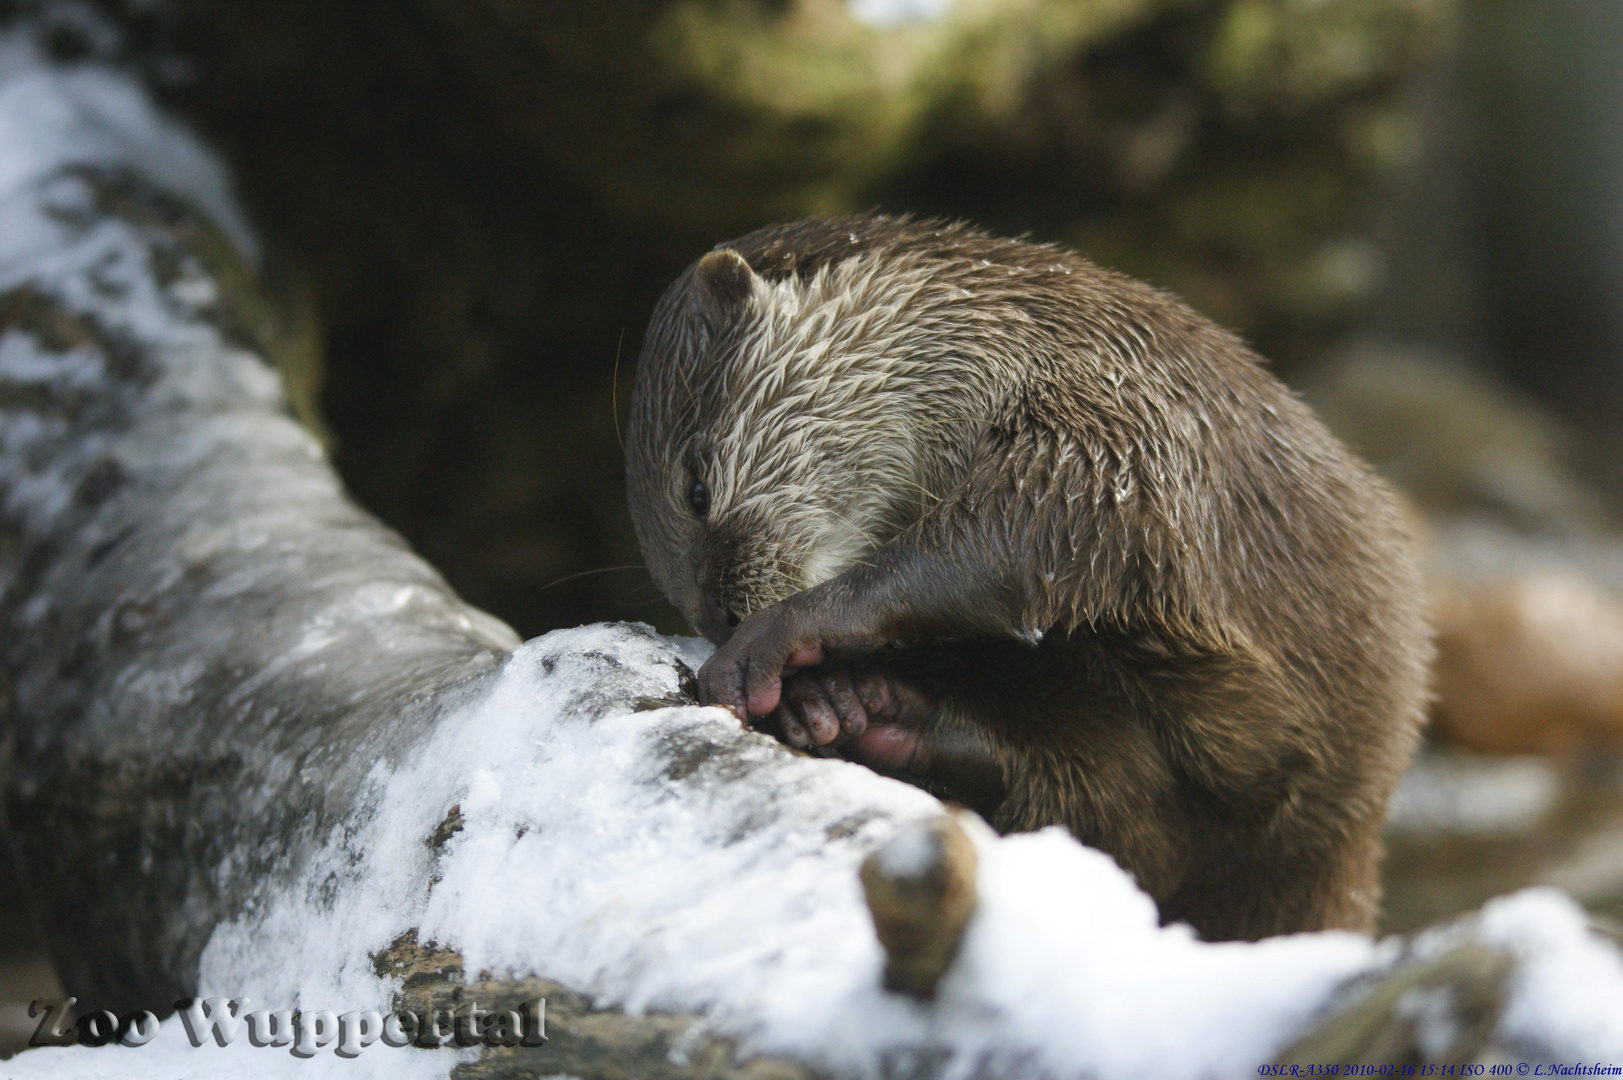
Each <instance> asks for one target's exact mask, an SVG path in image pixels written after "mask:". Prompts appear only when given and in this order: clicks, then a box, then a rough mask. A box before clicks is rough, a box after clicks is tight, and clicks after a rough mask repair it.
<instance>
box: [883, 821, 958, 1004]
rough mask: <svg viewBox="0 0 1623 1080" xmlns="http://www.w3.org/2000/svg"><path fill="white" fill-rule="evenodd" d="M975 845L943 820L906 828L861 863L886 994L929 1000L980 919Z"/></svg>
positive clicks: (956, 824)
mask: <svg viewBox="0 0 1623 1080" xmlns="http://www.w3.org/2000/svg"><path fill="white" fill-rule="evenodd" d="M976 865H977V860H976V855H975V845H974V844H973V843H972V842H971V841H970V839H969V835H968V834H967V833H966V832H964V828H963V826H962V825H959V824H958V822H957V821H956V820H954V819H953V818H951V817H949V816H946V815H942V816H940V817H936V818H932V819H930V820H928V821H925V822H921V823H919V824H917V825H912V826H908V827H906V828H904V829H902V830H901V831H900V832H899V833H897V835H896V836H894V837H893V838H892V839H891V840H890V841H889V842H888V843H886V844H885V845H884V846H882V847H880V848H879V849H877V850H876V851H874V852H873V853H872V854H870V855H869V856H868V857H867V858H866V859H865V860H863V863H862V870H861V877H862V888H863V892H864V893H865V894H866V896H867V899H868V911H869V912H870V913H871V914H872V915H873V923H874V931H875V933H877V934H878V936H879V943H880V944H881V945H883V946H884V948H885V989H887V990H895V991H899V992H901V993H906V994H912V995H914V996H916V997H923V998H929V997H933V996H934V995H935V988H936V984H937V983H938V982H940V980H941V977H942V976H943V975H944V974H946V971H947V968H948V967H950V966H951V965H952V961H953V958H954V957H956V956H957V955H958V946H959V943H960V942H961V941H962V940H963V936H964V929H965V927H966V926H967V925H968V924H969V917H970V916H971V915H973V914H974V913H975V869H976Z"/></svg>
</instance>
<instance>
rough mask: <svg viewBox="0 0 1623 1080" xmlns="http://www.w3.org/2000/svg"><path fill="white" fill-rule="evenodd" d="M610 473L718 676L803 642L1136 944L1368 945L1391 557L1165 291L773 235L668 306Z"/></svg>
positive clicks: (1294, 403) (1304, 446)
mask: <svg viewBox="0 0 1623 1080" xmlns="http://www.w3.org/2000/svg"><path fill="white" fill-rule="evenodd" d="M627 455H628V474H629V482H630V491H631V509H632V514H633V518H634V520H635V523H636V526H637V531H638V536H639V539H640V540H641V543H642V547H643V552H644V555H645V557H646V558H647V560H648V563H649V566H650V569H651V570H652V571H653V574H654V578H655V580H656V582H657V583H658V584H659V585H660V587H661V588H662V589H663V590H664V592H665V593H666V595H667V596H668V597H670V599H671V600H672V601H673V602H674V603H675V604H676V605H677V606H678V607H679V608H681V609H682V611H683V612H684V613H685V614H686V615H687V617H688V618H689V619H690V620H691V621H692V622H693V624H694V625H695V626H696V627H698V628H699V629H700V630H701V631H703V632H705V633H706V634H708V635H710V636H711V637H713V638H715V639H716V640H718V641H721V640H727V639H728V637H729V635H730V634H732V632H733V631H732V627H733V626H734V625H737V624H739V623H740V621H741V620H742V625H741V626H740V627H739V631H738V633H739V638H738V639H737V640H736V641H734V642H732V643H731V644H729V645H727V646H724V648H723V649H722V650H721V652H718V659H717V660H714V661H712V665H719V666H725V665H728V664H743V663H744V661H745V660H747V659H748V658H747V657H743V658H741V651H742V650H745V649H746V648H757V647H759V648H763V649H764V648H766V646H765V645H755V644H751V645H747V646H746V645H744V644H740V643H739V642H743V641H745V640H746V639H747V640H748V641H749V642H757V643H759V642H770V641H776V640H779V639H783V640H787V638H784V634H787V633H788V632H789V631H788V630H787V629H785V630H783V632H782V633H778V631H777V630H774V629H772V628H773V627H778V628H780V629H782V628H784V627H789V628H792V629H794V631H795V632H796V633H802V634H805V633H810V632H811V631H808V630H806V628H807V627H815V628H818V629H817V633H819V634H821V635H822V636H821V637H819V638H817V640H818V641H820V642H827V643H828V644H829V645H830V648H829V651H828V659H827V661H826V662H825V664H824V665H823V667H822V668H821V669H814V670H813V671H812V672H807V673H805V674H804V675H803V676H797V678H806V677H815V676H816V674H817V672H818V671H824V672H827V671H830V670H834V669H836V668H838V669H840V670H844V671H848V672H849V673H850V675H851V676H852V677H853V678H862V677H869V676H871V677H876V678H882V679H885V680H890V681H891V684H893V685H895V686H897V687H899V688H901V687H905V688H907V691H906V692H907V695H909V697H908V699H909V700H915V701H921V702H926V703H927V704H926V705H921V706H918V707H917V708H916V709H914V710H912V712H910V714H909V715H908V716H907V717H906V718H905V724H906V725H907V731H906V734H907V737H908V738H909V739H912V740H914V742H913V743H909V744H908V745H910V746H912V745H915V744H916V747H915V749H914V750H913V751H912V757H911V758H909V759H908V764H907V766H906V767H905V768H890V769H889V771H892V772H899V773H900V774H902V775H904V776H905V777H906V778H908V779H910V780H913V781H914V782H916V783H920V784H922V785H924V786H926V787H930V788H932V789H933V790H936V791H939V792H941V793H942V794H945V795H948V796H954V797H958V798H960V799H965V800H967V801H969V802H971V803H972V804H973V805H975V806H976V808H977V809H979V810H980V811H981V812H982V813H983V814H985V815H986V816H987V817H988V819H989V820H990V821H991V822H992V823H993V824H994V825H995V826H996V827H998V828H999V829H1002V830H1005V831H1008V830H1021V829H1033V828H1038V827H1040V826H1043V825H1048V824H1062V825H1065V826H1067V827H1068V828H1070V829H1071V831H1072V832H1073V833H1074V834H1075V835H1076V836H1077V837H1078V838H1079V839H1081V840H1083V841H1084V842H1086V843H1089V844H1092V845H1095V846H1097V847H1100V848H1102V849H1103V850H1105V851H1107V852H1109V853H1110V854H1112V855H1114V856H1115V857H1116V858H1117V860H1118V861H1120V862H1121V863H1122V865H1123V866H1124V867H1126V868H1127V869H1128V870H1129V871H1131V872H1132V873H1133V874H1134V875H1135V876H1136V877H1137V879H1138V880H1139V882H1140V884H1141V885H1143V887H1144V888H1145V889H1146V890H1147V891H1149V892H1150V893H1151V894H1152V895H1153V896H1154V897H1155V898H1156V900H1157V901H1158V903H1159V904H1160V907H1161V913H1162V917H1163V918H1164V919H1167V920H1169V921H1170V920H1185V921H1188V922H1191V923H1192V924H1194V926H1195V927H1196V928H1197V929H1198V930H1199V931H1200V932H1201V934H1202V935H1204V936H1206V937H1208V938H1256V937H1260V936H1263V935H1266V934H1272V933H1280V932H1286V931H1293V930H1308V929H1319V928H1325V927H1346V928H1353V929H1365V930H1367V929H1370V928H1371V927H1372V926H1373V920H1374V915H1375V910H1376V906H1377V900H1378V877H1377V869H1378V861H1379V856H1380V843H1379V830H1380V826H1381V822H1382V819H1383V817H1384V814H1385V807H1386V802H1387V799H1388V796H1389V795H1390V792H1391V790H1392V788H1393V786H1394V785H1395V783H1396V781H1397V778H1398V776H1399V775H1400V773H1401V772H1402V770H1403V768H1404V767H1405V765H1406V763H1407V761H1408V759H1409V756H1410V754H1411V752H1412V749H1413V747H1414V744H1415V742H1416V739H1417V733H1418V731H1419V729H1420V725H1421V720H1422V715H1423V705H1424V701H1425V695H1426V681H1425V672H1426V670H1427V667H1428V663H1429V659H1430V641H1429V636H1428V633H1427V630H1426V628H1425V623H1424V619H1423V615H1422V612H1421V609H1420V603H1421V600H1420V597H1421V588H1420V584H1419V581H1418V577H1417V573H1416V570H1415V566H1414V562H1413V559H1412V557H1411V555H1410V553H1409V547H1408V542H1407V540H1406V538H1405V536H1404V534H1403V531H1402V528H1401V526H1400V524H1399V520H1398V515H1397V513H1396V511H1395V508H1394V504H1393V499H1392V497H1391V496H1390V494H1389V493H1388V492H1387V491H1386V490H1385V488H1384V487H1383V486H1382V485H1381V484H1380V482H1379V481H1377V480H1376V479H1375V478H1374V477H1373V476H1372V475H1371V474H1370V472H1369V470H1368V469H1367V468H1366V467H1364V466H1363V465H1362V464H1361V463H1360V462H1358V461H1356V460H1355V459H1354V458H1353V457H1352V456H1351V455H1350V454H1349V453H1348V452H1347V451H1346V449H1345V448H1343V447H1342V446H1341V445H1340V444H1339V443H1338V442H1336V440H1335V439H1334V438H1332V437H1331V436H1330V435H1329V434H1328V433H1327V432H1326V431H1325V429H1324V428H1323V426H1322V425H1321V424H1320V423H1319V421H1318V420H1317V419H1316V418H1315V417H1314V416H1313V415H1312V414H1311V412H1310V411H1309V410H1308V409H1307V408H1306V407H1305V406H1304V405H1303V404H1302V403H1301V402H1300V401H1298V400H1297V399H1296V397H1294V396H1293V395H1292V394H1291V393H1290V392H1289V391H1288V390H1287V389H1286V388H1285V387H1284V386H1282V385H1281V384H1280V383H1279V382H1278V381H1277V380H1276V379H1274V378H1273V377H1272V376H1271V375H1270V374H1269V373H1268V372H1267V371H1266V370H1265V369H1264V367H1263V365H1262V363H1261V361H1259V359H1258V358H1257V357H1256V356H1255V354H1253V353H1252V352H1251V351H1250V350H1249V349H1248V348H1247V347H1246V346H1245V345H1244V344H1243V343H1242V342H1241V341H1240V340H1238V339H1237V338H1236V337H1234V336H1233V335H1232V334H1230V333H1228V332H1226V331H1224V330H1222V329H1220V328H1218V327H1216V326H1214V325H1213V324H1211V323H1210V322H1209V321H1207V320H1206V319H1204V318H1202V317H1201V316H1200V315H1198V314H1196V313H1195V312H1194V311H1192V310H1190V309H1189V308H1188V307H1186V306H1184V305H1183V304H1182V303H1180V302H1179V301H1178V300H1176V299H1175V298H1173V297H1171V296H1169V295H1167V294H1165V293H1162V292H1159V291H1157V290H1154V289H1152V288H1149V287H1148V286H1145V285H1143V284H1140V283H1137V282H1134V281H1132V280H1130V279H1127V278H1124V277H1122V276H1120V275H1117V274H1113V273H1110V272H1108V271H1105V270H1102V269H1100V268H1098V267H1096V266H1094V265H1093V264H1091V263H1089V262H1088V261H1086V260H1085V259H1082V258H1081V257H1079V256H1077V255H1076V254H1074V253H1072V252H1070V251H1067V250H1065V249H1063V248H1060V247H1057V246H1054V245H1044V244H1035V243H1030V242H1026V241H1021V240H1006V239H1000V238H997V237H993V236H990V235H988V234H986V233H985V232H983V231H981V230H979V229H977V228H975V227H973V226H969V225H965V224H962V223H951V222H939V221H919V220H910V219H907V218H889V217H883V216H875V215H866V216H850V217H836V218H812V219H806V220H801V221H794V222H788V223H785V224H781V225H775V226H771V227H769V228H766V229H762V230H759V231H757V232H754V233H751V234H749V235H748V236H745V237H741V238H739V239H736V240H732V241H729V242H727V243H725V244H722V245H718V247H717V249H716V251H714V252H712V253H711V254H709V255H707V256H705V257H704V258H703V259H701V260H699V262H698V263H696V264H695V266H694V267H692V268H690V269H689V270H688V272H687V273H685V274H684V275H683V276H682V277H681V278H679V279H678V280H677V281H676V283H675V284H673V285H672V286H671V288H670V290H669V291H668V292H667V293H666V294H665V296H664V297H663V298H662V299H661V301H660V303H659V305H658V307H657V308H656V310H655V314H654V318H653V321H652V324H651V325H650V327H649V330H648V333H647V335H646V337H645V342H644V348H643V353H642V358H641V361H640V363H639V367H638V372H637V382H636V389H635V393H634V395H633V402H632V415H631V423H630V428H629V431H628V442H627ZM695 485H700V486H702V488H703V492H704V496H705V498H704V500H702V501H701V502H700V503H699V504H698V505H702V506H704V507H705V510H706V512H705V513H704V514H703V515H702V516H701V515H699V514H697V513H695V510H694V505H695V503H694V501H693V499H692V498H691V495H692V492H693V490H694V486H695ZM752 628H753V629H752ZM774 635H776V636H774ZM806 640H811V639H810V638H808V639H806ZM841 643H843V645H844V647H843V648H836V647H835V646H837V645H841ZM761 655H762V656H766V653H762V654H761ZM712 665H707V666H706V672H708V673H710V676H711V678H710V681H711V682H712V683H714V684H715V685H721V683H719V682H716V680H717V679H720V678H721V677H722V676H723V675H725V674H726V672H722V671H720V667H718V668H717V670H716V671H712V670H711V669H712ZM729 670H730V669H729ZM740 670H742V669H740ZM706 679H707V675H706V673H701V684H704V683H706ZM845 752H847V753H848V754H850V756H853V757H855V758H856V759H857V760H864V758H863V755H862V753H861V752H860V746H859V744H857V743H853V744H852V745H851V746H850V747H847V748H846V751H845ZM869 763H870V764H879V763H877V762H876V761H874V760H870V761H869ZM966 778H967V779H966Z"/></svg>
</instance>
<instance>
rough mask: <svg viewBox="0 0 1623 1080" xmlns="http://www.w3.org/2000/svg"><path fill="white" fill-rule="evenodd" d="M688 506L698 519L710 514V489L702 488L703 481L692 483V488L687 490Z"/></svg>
mask: <svg viewBox="0 0 1623 1080" xmlns="http://www.w3.org/2000/svg"><path fill="white" fill-rule="evenodd" d="M688 505H689V506H691V507H693V513H694V514H695V515H696V516H698V517H704V516H705V515H706V514H708V513H710V489H709V488H707V487H705V486H704V481H703V480H695V481H693V486H692V487H690V488H688Z"/></svg>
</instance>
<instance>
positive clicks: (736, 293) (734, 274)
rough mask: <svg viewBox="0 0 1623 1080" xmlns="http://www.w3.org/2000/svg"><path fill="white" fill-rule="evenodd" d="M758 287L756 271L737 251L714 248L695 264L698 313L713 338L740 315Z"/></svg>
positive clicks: (695, 307) (694, 280)
mask: <svg viewBox="0 0 1623 1080" xmlns="http://www.w3.org/2000/svg"><path fill="white" fill-rule="evenodd" d="M754 288H755V271H753V270H751V269H750V264H749V263H747V262H745V261H744V256H742V255H740V254H739V253H738V252H736V251H728V250H725V249H723V250H721V251H712V252H711V253H710V254H708V255H706V256H705V257H704V258H702V259H700V260H699V261H698V262H697V263H695V264H694V265H693V285H692V293H691V296H692V303H693V310H694V314H696V315H697V316H698V317H699V320H700V321H701V322H702V323H704V326H705V329H706V330H708V331H709V332H710V335H711V337H712V338H714V337H717V336H719V335H720V334H721V333H722V332H723V331H725V330H726V329H727V327H729V326H731V325H732V324H733V322H734V320H736V319H737V318H738V312H739V309H740V308H742V307H743V306H744V301H745V300H747V299H748V298H749V295H750V293H751V292H752V291H753V290H754Z"/></svg>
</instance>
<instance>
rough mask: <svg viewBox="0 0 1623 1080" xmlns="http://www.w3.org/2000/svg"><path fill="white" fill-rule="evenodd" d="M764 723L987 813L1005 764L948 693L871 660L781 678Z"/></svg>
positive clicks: (792, 739)
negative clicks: (780, 694)
mask: <svg viewBox="0 0 1623 1080" xmlns="http://www.w3.org/2000/svg"><path fill="white" fill-rule="evenodd" d="M763 726H765V727H766V728H767V729H768V730H772V731H773V733H774V734H776V735H777V736H778V738H780V739H782V740H783V741H784V742H785V743H787V744H789V745H790V746H793V747H796V748H798V749H807V750H811V751H812V752H814V753H819V752H821V753H830V752H833V753H838V754H839V756H841V757H844V758H846V759H847V760H849V761H855V762H857V763H859V764H862V765H866V766H868V767H869V768H870V769H873V770H874V771H875V772H878V773H882V774H884V775H886V776H894V777H897V778H899V779H902V780H906V781H908V782H909V783H912V784H916V785H918V786H919V787H922V788H925V789H926V790H928V791H930V792H932V793H933V794H936V795H938V796H940V797H942V798H944V799H948V800H951V801H953V802H959V803H962V804H964V805H965V806H968V807H970V808H971V809H974V810H975V811H977V812H978V813H980V814H981V815H982V816H984V817H987V818H988V819H990V818H991V816H992V814H993V813H994V812H995V811H996V809H997V807H998V804H999V803H1001V802H1002V799H1003V794H1004V790H1005V775H1004V774H1005V769H1004V766H1003V763H1002V761H1001V759H1000V756H999V755H998V754H997V752H996V750H995V748H994V745H993V740H992V737H991V735H990V733H989V731H988V728H987V725H985V724H982V723H978V722H976V721H975V720H974V718H973V717H971V715H970V714H969V711H968V710H967V709H966V708H965V707H964V706H963V705H962V704H961V703H959V702H957V701H956V700H954V698H953V697H952V696H951V695H939V696H938V695H935V694H932V693H930V692H929V691H928V690H926V689H925V685H924V683H923V682H921V681H919V680H916V679H913V678H909V677H907V676H904V675H899V674H896V673H895V672H893V671H890V670H883V669H875V668H873V667H862V668H846V667H843V666H832V665H830V666H820V667H817V668H811V669H808V670H804V671H800V672H797V673H795V674H794V675H792V676H789V677H788V678H786V679H785V680H784V691H783V701H782V703H781V704H780V705H779V706H778V708H777V709H776V710H775V711H774V712H773V713H772V714H771V715H770V716H769V717H768V718H767V722H766V724H765V725H763Z"/></svg>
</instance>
